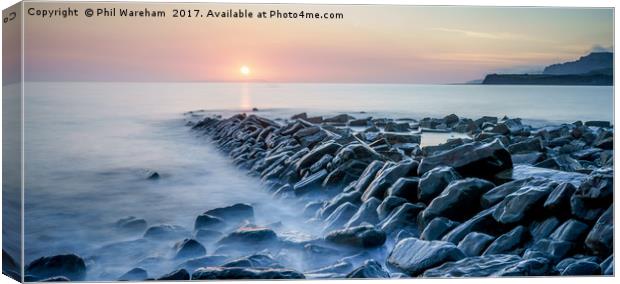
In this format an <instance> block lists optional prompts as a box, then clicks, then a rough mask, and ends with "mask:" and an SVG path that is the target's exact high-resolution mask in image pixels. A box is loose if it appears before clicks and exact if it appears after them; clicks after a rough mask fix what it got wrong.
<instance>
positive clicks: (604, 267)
mask: <svg viewBox="0 0 620 284" xmlns="http://www.w3.org/2000/svg"><path fill="white" fill-rule="evenodd" d="M601 272H602V274H603V275H614V255H613V254H612V255H611V256H609V257H608V258H607V259H605V260H604V261H603V262H601Z"/></svg>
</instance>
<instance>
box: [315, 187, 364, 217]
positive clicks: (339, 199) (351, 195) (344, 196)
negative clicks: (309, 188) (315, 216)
mask: <svg viewBox="0 0 620 284" xmlns="http://www.w3.org/2000/svg"><path fill="white" fill-rule="evenodd" d="M361 195H362V194H361V193H360V192H357V191H349V192H342V193H339V194H338V195H336V196H334V197H333V198H332V199H331V200H330V201H329V202H328V203H327V204H326V205H325V207H323V208H322V209H321V213H320V216H321V217H322V218H327V217H328V216H329V215H330V214H332V213H333V212H334V211H335V210H336V209H337V208H338V207H339V206H340V205H342V204H344V203H346V202H349V203H351V204H354V205H355V204H359V203H360V197H361Z"/></svg>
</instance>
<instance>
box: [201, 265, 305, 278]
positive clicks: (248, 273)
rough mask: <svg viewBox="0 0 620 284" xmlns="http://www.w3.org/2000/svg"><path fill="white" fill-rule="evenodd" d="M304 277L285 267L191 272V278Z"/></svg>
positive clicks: (226, 268) (214, 269) (206, 268)
mask: <svg viewBox="0 0 620 284" xmlns="http://www.w3.org/2000/svg"><path fill="white" fill-rule="evenodd" d="M231 279H252V280H254V279H305V277H304V275H303V274H302V273H300V272H297V271H295V270H291V269H285V268H266V269H259V268H245V267H203V268H199V269H197V270H196V271H194V273H192V280H231Z"/></svg>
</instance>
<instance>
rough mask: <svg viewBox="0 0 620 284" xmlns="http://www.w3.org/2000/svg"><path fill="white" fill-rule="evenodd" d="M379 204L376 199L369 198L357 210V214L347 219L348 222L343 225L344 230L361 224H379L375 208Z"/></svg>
mask: <svg viewBox="0 0 620 284" xmlns="http://www.w3.org/2000/svg"><path fill="white" fill-rule="evenodd" d="M379 204H381V201H379V199H376V198H374V197H373V198H370V199H368V200H367V201H366V202H364V204H362V205H361V206H360V208H359V209H357V212H355V214H354V215H353V217H351V219H349V221H348V222H347V223H346V224H345V226H344V227H345V228H349V227H353V226H357V225H360V224H362V223H364V222H365V223H368V224H373V225H374V224H376V223H378V222H379V217H378V215H377V208H378V207H379Z"/></svg>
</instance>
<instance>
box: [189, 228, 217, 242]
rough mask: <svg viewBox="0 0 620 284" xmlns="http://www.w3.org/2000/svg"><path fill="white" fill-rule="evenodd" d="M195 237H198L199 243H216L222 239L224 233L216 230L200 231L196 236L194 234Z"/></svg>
mask: <svg viewBox="0 0 620 284" xmlns="http://www.w3.org/2000/svg"><path fill="white" fill-rule="evenodd" d="M194 236H195V237H196V239H197V240H198V241H201V242H205V243H211V242H213V241H216V240H219V239H220V238H222V233H220V232H219V231H215V230H205V229H200V230H198V231H196V234H194Z"/></svg>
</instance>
